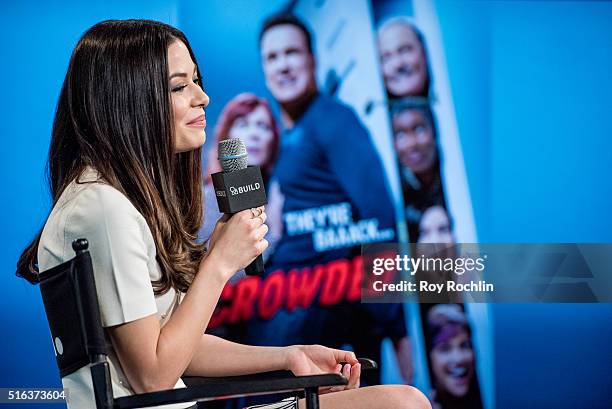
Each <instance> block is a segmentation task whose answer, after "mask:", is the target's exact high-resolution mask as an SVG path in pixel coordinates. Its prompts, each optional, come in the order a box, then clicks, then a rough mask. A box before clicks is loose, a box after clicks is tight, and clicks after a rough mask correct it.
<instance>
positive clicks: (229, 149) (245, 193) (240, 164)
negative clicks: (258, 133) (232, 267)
mask: <svg viewBox="0 0 612 409" xmlns="http://www.w3.org/2000/svg"><path fill="white" fill-rule="evenodd" d="M219 162H220V163H221V168H222V169H223V171H222V172H217V173H213V174H212V175H211V177H212V181H213V186H214V187H215V196H216V197H217V205H218V206H219V211H220V212H222V213H226V214H230V215H232V214H234V213H238V212H240V211H242V210H246V209H252V208H254V207H259V206H263V205H265V204H267V203H268V200H267V198H266V189H265V186H264V183H263V179H262V177H261V170H260V169H259V166H247V165H248V162H249V161H248V154H247V151H246V147H245V146H244V143H243V142H242V141H241V140H240V139H235V138H230V139H225V140H223V141H221V142H219ZM244 271H245V272H246V274H247V275H262V274H263V273H264V263H263V257H262V256H261V255H259V256H257V258H256V259H255V260H253V262H252V263H251V264H249V265H248V266H247V267H246V268H245V269H244Z"/></svg>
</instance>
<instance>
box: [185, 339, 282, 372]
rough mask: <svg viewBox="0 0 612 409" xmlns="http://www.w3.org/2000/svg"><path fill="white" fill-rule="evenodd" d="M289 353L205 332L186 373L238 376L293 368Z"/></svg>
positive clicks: (280, 349)
mask: <svg viewBox="0 0 612 409" xmlns="http://www.w3.org/2000/svg"><path fill="white" fill-rule="evenodd" d="M287 352H288V348H287V347H258V346H250V345H243V344H237V343H235V342H231V341H227V340H225V339H223V338H219V337H216V336H214V335H209V334H204V335H203V336H202V337H201V338H200V342H199V345H198V348H197V350H196V353H195V354H194V355H193V359H192V360H191V362H190V363H189V366H188V367H187V370H186V371H185V374H186V375H193V376H234V375H248V374H253V373H258V372H267V371H277V370H283V369H289V368H288V363H287Z"/></svg>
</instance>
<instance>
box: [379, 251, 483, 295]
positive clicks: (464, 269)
mask: <svg viewBox="0 0 612 409" xmlns="http://www.w3.org/2000/svg"><path fill="white" fill-rule="evenodd" d="M486 259H487V255H486V254H485V255H484V256H482V257H476V258H473V257H455V258H451V257H439V256H429V257H426V256H424V255H421V256H420V257H418V258H414V257H409V256H407V255H403V256H401V255H399V254H397V255H395V257H393V258H389V257H376V258H374V259H373V263H372V274H374V275H375V276H382V275H383V274H385V273H388V272H392V273H402V272H403V273H407V274H409V275H410V276H411V277H415V276H416V275H417V273H419V272H420V273H431V274H436V275H437V274H438V273H439V272H444V273H448V274H451V275H452V274H454V275H457V276H463V275H464V274H465V273H473V272H479V273H482V272H483V271H484V270H485V261H486ZM451 277H452V276H451ZM437 278H438V277H434V280H433V281H431V280H429V279H420V280H418V281H409V280H400V281H399V282H397V283H386V282H384V281H383V280H375V281H374V283H373V285H372V288H373V289H374V291H376V292H385V291H400V292H415V293H416V292H435V293H438V294H442V293H444V292H447V293H452V292H468V291H469V292H493V291H495V286H494V284H493V283H487V282H486V281H485V280H477V281H468V282H459V281H457V280H446V281H444V282H438V280H437Z"/></svg>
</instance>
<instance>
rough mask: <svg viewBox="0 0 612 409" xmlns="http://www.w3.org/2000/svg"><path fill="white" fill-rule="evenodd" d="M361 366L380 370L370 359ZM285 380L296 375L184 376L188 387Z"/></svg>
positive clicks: (365, 359)
mask: <svg viewBox="0 0 612 409" xmlns="http://www.w3.org/2000/svg"><path fill="white" fill-rule="evenodd" d="M358 361H359V363H360V364H361V371H368V370H371V369H376V368H378V365H377V364H376V361H374V360H372V359H368V358H359V359H358ZM342 364H344V363H342ZM283 378H295V375H293V373H292V372H291V371H269V372H260V373H256V374H251V375H238V376H221V377H202V376H183V381H184V382H185V384H186V385H187V386H196V385H204V384H215V383H227V382H232V381H256V380H271V379H283Z"/></svg>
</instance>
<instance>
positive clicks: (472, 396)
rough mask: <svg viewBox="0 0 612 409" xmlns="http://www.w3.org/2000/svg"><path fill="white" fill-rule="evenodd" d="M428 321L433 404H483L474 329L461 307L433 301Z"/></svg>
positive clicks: (452, 408)
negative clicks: (477, 371)
mask: <svg viewBox="0 0 612 409" xmlns="http://www.w3.org/2000/svg"><path fill="white" fill-rule="evenodd" d="M427 324H428V334H427V335H428V336H427V344H428V351H429V362H430V373H431V376H432V384H433V385H434V389H435V393H434V408H435V409H478V408H482V402H481V400H480V391H479V388H478V382H477V379H476V364H475V356H474V349H473V348H472V333H471V330H470V327H469V325H468V322H467V318H466V316H465V312H464V311H463V309H462V307H461V306H460V305H458V304H436V305H433V306H432V307H431V308H430V309H429V311H428V312H427Z"/></svg>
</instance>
